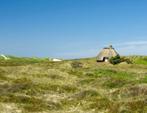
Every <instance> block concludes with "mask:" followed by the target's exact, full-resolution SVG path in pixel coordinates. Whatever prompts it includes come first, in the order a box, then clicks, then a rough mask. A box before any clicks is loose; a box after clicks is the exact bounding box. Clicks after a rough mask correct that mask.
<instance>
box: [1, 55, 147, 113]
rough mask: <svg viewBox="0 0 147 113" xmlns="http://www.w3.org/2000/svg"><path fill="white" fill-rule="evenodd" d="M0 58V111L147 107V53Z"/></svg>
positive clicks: (126, 112)
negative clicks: (113, 59)
mask: <svg viewBox="0 0 147 113" xmlns="http://www.w3.org/2000/svg"><path fill="white" fill-rule="evenodd" d="M127 58H129V59H130V60H131V61H132V64H126V63H121V64H118V65H112V64H109V63H97V62H96V59H95V58H87V59H76V60H65V61H62V62H51V61H49V60H48V59H47V58H18V57H12V56H11V57H10V59H9V60H4V59H3V58H0V113H147V57H145V56H130V57H127Z"/></svg>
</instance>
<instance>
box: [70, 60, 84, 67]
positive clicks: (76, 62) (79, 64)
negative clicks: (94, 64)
mask: <svg viewBox="0 0 147 113" xmlns="http://www.w3.org/2000/svg"><path fill="white" fill-rule="evenodd" d="M71 66H72V67H73V68H82V67H83V64H82V63H81V62H78V61H74V62H72V63H71Z"/></svg>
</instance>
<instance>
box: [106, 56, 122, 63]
mask: <svg viewBox="0 0 147 113" xmlns="http://www.w3.org/2000/svg"><path fill="white" fill-rule="evenodd" d="M109 62H110V63H111V64H113V65H115V64H118V63H120V62H121V58H120V56H119V55H117V56H115V57H111V58H110V59H109Z"/></svg>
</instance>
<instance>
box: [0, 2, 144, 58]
mask: <svg viewBox="0 0 147 113" xmlns="http://www.w3.org/2000/svg"><path fill="white" fill-rule="evenodd" d="M109 45H113V46H114V48H115V49H116V50H117V52H118V53H119V54H120V55H147V0H0V54H7V55H14V56H26V57H34V56H36V57H52V58H65V59H66V58H81V57H94V56H96V55H97V54H98V53H99V51H100V50H101V49H102V48H103V47H106V46H109Z"/></svg>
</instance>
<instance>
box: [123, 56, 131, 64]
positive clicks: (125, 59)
mask: <svg viewBox="0 0 147 113" xmlns="http://www.w3.org/2000/svg"><path fill="white" fill-rule="evenodd" d="M121 62H126V63H128V64H132V61H131V60H130V59H129V58H126V57H121Z"/></svg>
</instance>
